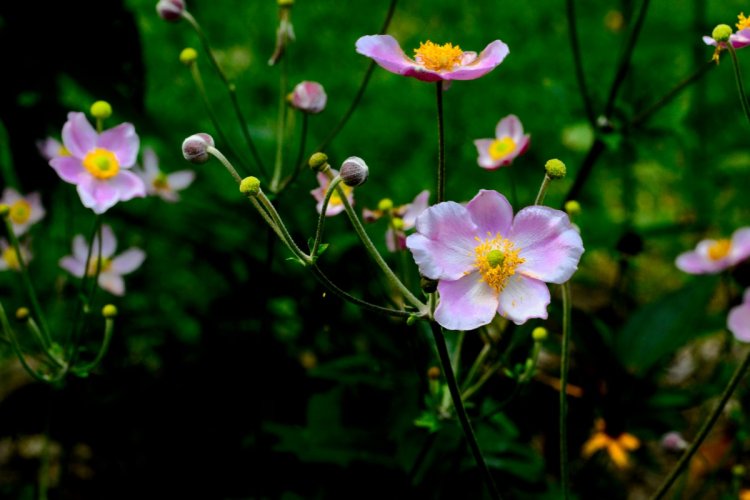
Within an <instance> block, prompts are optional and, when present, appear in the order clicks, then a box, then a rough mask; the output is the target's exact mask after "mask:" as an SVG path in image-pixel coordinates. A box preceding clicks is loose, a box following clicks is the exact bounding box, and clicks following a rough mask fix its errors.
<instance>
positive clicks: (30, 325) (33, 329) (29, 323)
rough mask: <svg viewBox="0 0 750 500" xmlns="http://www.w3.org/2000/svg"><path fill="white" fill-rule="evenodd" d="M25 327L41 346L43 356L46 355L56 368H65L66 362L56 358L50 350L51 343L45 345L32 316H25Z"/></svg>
mask: <svg viewBox="0 0 750 500" xmlns="http://www.w3.org/2000/svg"><path fill="white" fill-rule="evenodd" d="M26 329H27V330H29V332H30V333H31V335H32V336H33V337H34V338H35V339H36V340H37V342H39V344H40V345H41V346H42V350H43V351H44V354H45V356H47V359H49V360H50V361H52V363H54V364H55V365H57V366H58V368H62V369H65V368H66V366H67V365H66V364H65V362H64V361H62V360H60V359H58V358H57V356H54V355H53V354H52V353H51V352H50V348H51V347H52V346H51V345H45V340H44V336H43V335H42V333H41V331H40V330H39V326H38V325H37V324H36V321H34V318H32V317H29V318H26Z"/></svg>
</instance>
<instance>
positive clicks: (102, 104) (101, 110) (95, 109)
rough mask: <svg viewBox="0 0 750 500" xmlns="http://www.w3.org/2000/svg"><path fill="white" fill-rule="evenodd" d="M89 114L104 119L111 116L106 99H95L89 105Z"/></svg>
mask: <svg viewBox="0 0 750 500" xmlns="http://www.w3.org/2000/svg"><path fill="white" fill-rule="evenodd" d="M90 112H91V116H93V117H94V118H98V119H100V120H106V119H107V118H109V117H110V116H112V106H110V105H109V103H108V102H107V101H96V102H95V103H94V104H92V105H91V109H90Z"/></svg>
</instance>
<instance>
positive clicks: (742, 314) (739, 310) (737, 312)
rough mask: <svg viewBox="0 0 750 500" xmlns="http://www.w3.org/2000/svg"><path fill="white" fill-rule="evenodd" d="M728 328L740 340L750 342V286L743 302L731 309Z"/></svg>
mask: <svg viewBox="0 0 750 500" xmlns="http://www.w3.org/2000/svg"><path fill="white" fill-rule="evenodd" d="M727 328H728V329H729V331H730V332H732V334H734V337H735V338H736V339H737V340H739V341H740V342H750V288H748V289H747V290H745V294H744V295H743V297H742V304H740V305H738V306H735V307H733V308H732V309H731V310H730V311H729V315H728V316H727Z"/></svg>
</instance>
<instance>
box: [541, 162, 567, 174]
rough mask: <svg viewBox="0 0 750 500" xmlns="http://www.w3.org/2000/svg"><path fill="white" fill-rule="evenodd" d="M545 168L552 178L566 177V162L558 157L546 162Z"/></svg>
mask: <svg viewBox="0 0 750 500" xmlns="http://www.w3.org/2000/svg"><path fill="white" fill-rule="evenodd" d="M544 170H546V171H547V175H548V176H549V177H550V179H562V178H563V177H565V164H564V163H563V162H561V161H560V160H558V159H557V158H553V159H552V160H549V161H548V162H547V163H545V164H544Z"/></svg>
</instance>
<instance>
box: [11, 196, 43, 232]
mask: <svg viewBox="0 0 750 500" xmlns="http://www.w3.org/2000/svg"><path fill="white" fill-rule="evenodd" d="M0 204H5V205H8V207H10V212H9V214H8V217H9V218H10V223H11V224H12V225H13V232H14V233H16V236H21V235H22V234H24V233H25V232H26V231H28V229H29V227H31V225H32V224H35V223H37V222H39V221H40V220H42V218H43V217H44V213H45V212H44V207H43V206H42V198H41V196H39V193H30V194H27V195H26V196H21V194H20V193H19V192H18V191H16V190H15V189H13V188H5V189H4V190H3V196H2V197H1V198H0Z"/></svg>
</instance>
